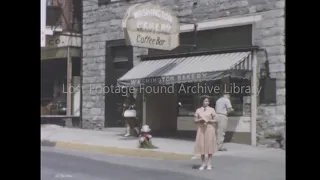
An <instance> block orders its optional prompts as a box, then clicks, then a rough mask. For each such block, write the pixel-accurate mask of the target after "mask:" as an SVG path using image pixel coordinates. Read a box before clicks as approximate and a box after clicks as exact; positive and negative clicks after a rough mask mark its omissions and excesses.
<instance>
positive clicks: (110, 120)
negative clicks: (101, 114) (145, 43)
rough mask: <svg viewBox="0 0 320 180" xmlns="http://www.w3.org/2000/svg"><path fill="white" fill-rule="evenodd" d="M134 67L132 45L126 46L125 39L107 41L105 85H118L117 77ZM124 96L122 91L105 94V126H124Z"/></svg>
mask: <svg viewBox="0 0 320 180" xmlns="http://www.w3.org/2000/svg"><path fill="white" fill-rule="evenodd" d="M132 67H133V49H132V46H126V45H125V41H124V40H113V41H107V42H106V68H105V69H106V73H105V74H106V78H105V80H106V82H105V85H106V86H107V87H116V86H117V79H118V78H120V77H121V76H123V75H124V74H125V73H127V72H128V71H129V70H130V69H131V68H132ZM116 88H118V87H116ZM124 98H125V97H124V95H123V94H122V93H114V92H108V93H106V94H105V127H124V120H123V117H122V112H123V103H124Z"/></svg>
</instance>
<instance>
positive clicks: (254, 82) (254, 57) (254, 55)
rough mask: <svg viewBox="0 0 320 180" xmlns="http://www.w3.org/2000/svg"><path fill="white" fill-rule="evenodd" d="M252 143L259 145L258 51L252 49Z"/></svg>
mask: <svg viewBox="0 0 320 180" xmlns="http://www.w3.org/2000/svg"><path fill="white" fill-rule="evenodd" d="M251 92H252V93H251V121H250V122H251V124H250V130H251V145H252V146H256V145H257V51H252V79H251Z"/></svg>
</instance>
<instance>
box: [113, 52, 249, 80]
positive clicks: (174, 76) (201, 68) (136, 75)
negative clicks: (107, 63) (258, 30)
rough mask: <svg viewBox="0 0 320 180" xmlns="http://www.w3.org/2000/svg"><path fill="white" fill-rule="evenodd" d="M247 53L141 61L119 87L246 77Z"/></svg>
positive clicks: (126, 75) (247, 69)
mask: <svg viewBox="0 0 320 180" xmlns="http://www.w3.org/2000/svg"><path fill="white" fill-rule="evenodd" d="M251 63H252V58H251V53H250V52H235V53H224V54H210V55H198V56H192V57H178V58H170V59H158V60H148V61H142V62H140V63H139V64H138V65H136V66H135V67H133V68H132V69H131V70H130V71H128V72H127V73H126V74H125V75H123V76H122V77H121V78H119V79H118V83H119V85H121V86H137V85H142V84H144V85H146V84H155V85H156V84H173V83H187V82H201V81H210V80H217V79H219V78H223V77H226V76H231V77H239V78H249V76H248V74H250V73H247V72H250V71H251Z"/></svg>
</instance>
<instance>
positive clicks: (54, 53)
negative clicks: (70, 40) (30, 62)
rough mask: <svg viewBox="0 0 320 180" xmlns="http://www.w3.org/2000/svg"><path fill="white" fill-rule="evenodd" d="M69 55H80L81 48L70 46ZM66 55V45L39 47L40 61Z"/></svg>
mask: <svg viewBox="0 0 320 180" xmlns="http://www.w3.org/2000/svg"><path fill="white" fill-rule="evenodd" d="M70 56H71V57H81V48H79V47H70ZM67 57H68V47H61V48H43V49H41V61H43V60H49V59H59V58H60V59H61V58H67Z"/></svg>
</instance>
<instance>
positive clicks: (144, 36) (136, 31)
mask: <svg viewBox="0 0 320 180" xmlns="http://www.w3.org/2000/svg"><path fill="white" fill-rule="evenodd" d="M122 28H123V30H124V33H125V39H126V43H127V45H131V46H136V47H145V48H152V49H160V50H172V49H174V48H176V47H178V46H179V32H180V25H179V21H178V18H177V17H176V16H174V15H173V14H172V12H171V11H170V10H168V9H166V8H164V7H161V6H159V5H155V4H152V3H144V4H135V5H133V6H131V7H129V8H128V9H127V12H126V14H125V16H124V18H123V21H122Z"/></svg>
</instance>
